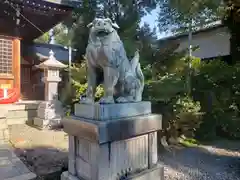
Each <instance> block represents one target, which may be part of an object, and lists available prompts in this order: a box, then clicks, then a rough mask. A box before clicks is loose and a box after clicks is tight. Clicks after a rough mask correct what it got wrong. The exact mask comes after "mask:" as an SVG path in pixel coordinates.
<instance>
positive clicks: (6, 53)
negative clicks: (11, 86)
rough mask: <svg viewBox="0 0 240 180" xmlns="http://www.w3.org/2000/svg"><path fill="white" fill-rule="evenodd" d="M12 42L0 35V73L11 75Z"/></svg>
mask: <svg viewBox="0 0 240 180" xmlns="http://www.w3.org/2000/svg"><path fill="white" fill-rule="evenodd" d="M12 49H13V42H12V40H11V39H4V38H1V37H0V75H12V67H13V63H12V62H13V52H12Z"/></svg>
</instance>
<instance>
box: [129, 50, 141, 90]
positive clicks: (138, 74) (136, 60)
mask: <svg viewBox="0 0 240 180" xmlns="http://www.w3.org/2000/svg"><path fill="white" fill-rule="evenodd" d="M139 59H140V55H139V50H137V51H136V52H135V56H134V57H133V59H132V60H131V67H132V72H135V74H136V77H137V78H138V79H139V80H140V82H141V88H142V90H143V87H144V75H143V72H142V69H141V65H140V63H139Z"/></svg>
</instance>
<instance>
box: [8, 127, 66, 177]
mask: <svg viewBox="0 0 240 180" xmlns="http://www.w3.org/2000/svg"><path fill="white" fill-rule="evenodd" d="M9 131H10V142H11V143H12V145H13V147H14V148H15V153H16V155H17V156H18V157H19V158H20V159H21V160H22V161H23V162H24V163H25V164H26V165H27V167H28V168H29V169H30V170H31V171H33V172H34V173H35V174H37V176H38V179H39V180H40V179H45V180H46V179H49V178H50V177H49V176H51V178H50V179H52V180H54V179H58V178H57V177H56V176H59V175H60V174H61V172H62V171H63V170H65V169H66V168H67V157H68V153H67V152H68V136H67V134H66V133H64V132H63V131H50V130H39V129H36V128H34V127H31V126H28V125H12V126H10V127H9ZM47 177H48V178H47ZM54 177H56V178H54Z"/></svg>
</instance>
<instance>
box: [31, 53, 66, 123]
mask: <svg viewBox="0 0 240 180" xmlns="http://www.w3.org/2000/svg"><path fill="white" fill-rule="evenodd" d="M37 67H38V68H41V69H43V70H44V77H43V79H42V80H43V82H44V84H45V102H42V103H40V104H39V107H38V113H37V114H38V116H37V117H36V118H35V119H34V121H33V123H34V125H35V126H38V127H40V128H53V127H54V126H58V125H60V121H61V118H62V115H63V108H62V106H61V103H60V101H58V100H57V99H58V83H59V82H60V81H61V78H60V77H59V70H60V69H61V68H65V67H66V65H64V64H62V63H61V62H59V61H57V60H56V59H55V57H54V53H53V52H52V51H51V52H50V56H49V59H48V60H46V61H44V62H43V63H41V64H40V65H38V66H37Z"/></svg>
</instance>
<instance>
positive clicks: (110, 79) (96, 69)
mask: <svg viewBox="0 0 240 180" xmlns="http://www.w3.org/2000/svg"><path fill="white" fill-rule="evenodd" d="M88 27H89V28H90V34H89V40H88V46H87V49H86V56H85V57H86V60H87V67H88V74H87V75H88V77H87V82H88V88H87V92H86V97H85V98H84V99H83V100H81V102H82V103H93V102H94V94H95V90H96V86H97V85H98V84H97V79H98V78H99V76H101V74H102V75H103V88H104V96H103V97H102V99H100V103H114V102H115V101H116V102H118V103H123V102H138V101H141V100H142V92H143V88H144V76H143V73H142V70H141V67H140V63H139V52H138V51H136V52H135V56H134V58H133V59H132V60H131V61H130V60H129V59H128V58H127V55H126V52H125V49H124V46H123V43H122V41H121V40H120V37H119V36H118V33H117V31H116V29H118V28H119V27H118V25H117V24H116V23H113V22H112V21H111V19H109V18H103V19H102V18H96V19H94V21H93V22H92V23H90V24H89V25H88ZM100 73H101V74H100ZM114 99H115V101H114Z"/></svg>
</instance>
